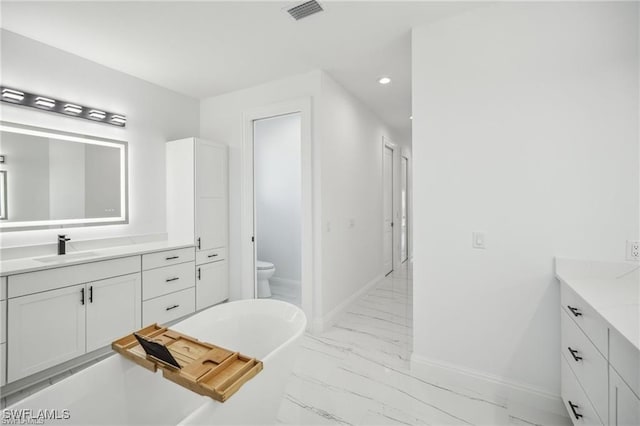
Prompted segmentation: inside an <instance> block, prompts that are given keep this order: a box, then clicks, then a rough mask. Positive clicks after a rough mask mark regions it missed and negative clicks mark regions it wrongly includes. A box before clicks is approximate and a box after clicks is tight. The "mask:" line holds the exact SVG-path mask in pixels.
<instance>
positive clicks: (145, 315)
mask: <svg viewBox="0 0 640 426" xmlns="http://www.w3.org/2000/svg"><path fill="white" fill-rule="evenodd" d="M195 310H196V289H195V288H193V287H192V288H188V289H186V290H182V291H178V292H176V293H171V294H167V295H165V296H160V297H156V298H155V299H151V300H147V301H145V302H142V324H143V325H144V326H147V325H150V324H153V323H154V322H157V323H158V324H166V323H168V322H171V321H173V320H175V319H178V318H180V317H183V316H185V315H188V314H190V313H193V312H195Z"/></svg>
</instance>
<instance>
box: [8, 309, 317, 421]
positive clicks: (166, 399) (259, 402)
mask: <svg viewBox="0 0 640 426" xmlns="http://www.w3.org/2000/svg"><path fill="white" fill-rule="evenodd" d="M306 323H307V320H306V317H305V315H304V313H303V312H302V310H300V309H299V308H297V307H295V306H293V305H291V304H288V303H285V302H280V301H277V300H264V299H261V300H243V301H238V302H232V303H226V304H223V305H219V306H214V307H212V308H209V309H207V310H205V311H203V312H200V313H198V314H196V315H194V316H192V317H191V318H188V319H186V320H184V321H181V322H179V323H178V324H175V325H173V326H172V327H171V328H172V329H174V330H176V331H179V332H181V333H184V334H187V335H190V336H193V337H196V338H198V339H200V340H203V341H205V342H211V343H213V344H216V345H219V346H222V347H225V348H228V349H231V350H234V351H238V352H240V353H242V354H245V355H248V356H251V357H255V358H257V359H259V360H261V361H262V362H263V363H264V369H263V370H262V372H260V373H259V374H258V375H257V376H256V377H254V378H253V379H251V380H250V381H249V382H247V383H245V384H244V385H243V386H242V387H241V388H240V390H239V391H238V392H237V393H236V394H234V395H233V396H232V397H231V398H230V399H229V400H227V401H226V402H224V403H219V402H217V401H214V400H212V399H210V398H208V397H204V396H200V395H198V394H196V393H193V392H191V391H189V390H187V389H184V388H182V387H181V386H179V385H176V384H175V383H172V382H170V381H168V380H166V379H164V378H163V377H162V373H161V372H157V373H155V374H154V373H152V372H150V371H148V370H145V369H144V368H142V367H140V366H139V365H137V364H135V363H133V362H131V361H129V360H127V359H125V358H124V357H122V356H120V355H118V354H115V355H113V356H111V357H109V358H107V359H105V360H103V361H101V362H99V363H97V364H95V365H93V366H91V367H89V368H87V369H85V370H83V371H81V372H79V373H77V374H74V375H73V376H70V377H69V378H67V379H64V380H62V381H60V382H58V383H56V384H54V385H53V386H50V387H48V388H46V389H44V390H42V391H40V392H38V393H36V394H34V395H31V396H29V397H28V398H25V399H24V400H22V401H20V402H18V403H16V404H14V405H12V406H10V407H7V408H6V409H5V410H4V411H6V410H21V409H30V410H33V411H35V412H37V411H38V410H40V409H58V410H63V409H68V410H69V414H70V419H69V420H59V421H57V422H55V421H47V422H46V424H64V425H71V424H77V425H90V424H103V425H107V424H108V425H124V424H132V425H142V424H147V425H177V424H182V425H197V424H215V425H224V424H261V425H263V424H273V423H275V420H276V415H277V412H278V408H279V405H280V401H281V399H282V396H283V393H284V387H285V384H286V381H287V379H288V377H289V374H290V372H291V368H292V365H293V363H294V361H295V347H296V342H297V341H298V339H299V338H300V336H301V335H302V333H303V332H304V330H305V327H306ZM3 417H4V418H6V413H3Z"/></svg>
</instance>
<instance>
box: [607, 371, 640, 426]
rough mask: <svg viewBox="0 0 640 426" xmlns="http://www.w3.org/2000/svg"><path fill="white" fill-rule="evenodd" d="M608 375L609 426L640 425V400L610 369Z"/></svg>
mask: <svg viewBox="0 0 640 426" xmlns="http://www.w3.org/2000/svg"><path fill="white" fill-rule="evenodd" d="M610 373H611V374H610V379H609V380H610V395H611V410H610V413H611V416H610V418H609V424H610V425H611V426H637V425H640V399H638V397H637V396H636V395H635V394H634V393H633V392H632V391H631V389H630V388H629V386H627V384H626V383H625V382H624V381H623V380H622V378H621V377H620V376H619V375H618V373H616V371H615V370H613V369H611V372H610Z"/></svg>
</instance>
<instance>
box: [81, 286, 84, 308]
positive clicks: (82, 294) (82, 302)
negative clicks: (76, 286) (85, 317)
mask: <svg viewBox="0 0 640 426" xmlns="http://www.w3.org/2000/svg"><path fill="white" fill-rule="evenodd" d="M80 304H81V305H84V287H82V288H81V289H80Z"/></svg>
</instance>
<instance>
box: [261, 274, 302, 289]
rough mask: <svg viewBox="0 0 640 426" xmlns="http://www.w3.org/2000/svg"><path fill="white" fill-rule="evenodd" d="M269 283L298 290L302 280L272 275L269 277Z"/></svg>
mask: <svg viewBox="0 0 640 426" xmlns="http://www.w3.org/2000/svg"><path fill="white" fill-rule="evenodd" d="M269 284H270V285H272V286H274V287H280V288H282V289H285V290H296V291H297V290H298V289H299V288H300V287H302V281H300V280H291V279H289V278H280V277H271V278H269Z"/></svg>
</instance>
